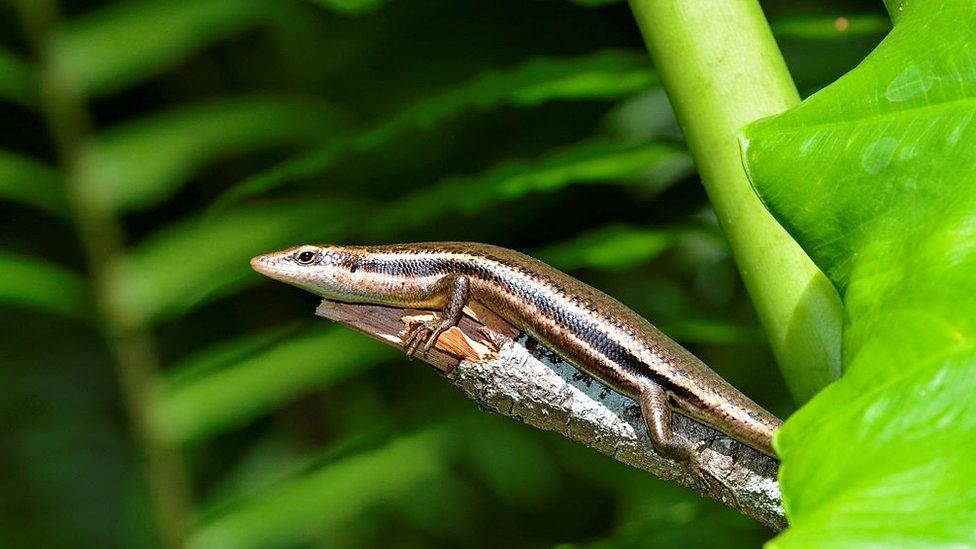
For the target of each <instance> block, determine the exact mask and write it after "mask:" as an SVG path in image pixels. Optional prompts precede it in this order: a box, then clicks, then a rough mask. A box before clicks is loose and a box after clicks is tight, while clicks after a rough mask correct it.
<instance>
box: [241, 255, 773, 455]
mask: <svg viewBox="0 0 976 549" xmlns="http://www.w3.org/2000/svg"><path fill="white" fill-rule="evenodd" d="M251 266H252V267H254V269H255V270H257V271H258V272H260V273H262V274H265V275H267V276H269V277H271V278H273V279H275V280H280V281H282V282H286V283H288V284H292V285H294V286H298V287H299V288H303V289H305V290H308V291H310V292H312V293H315V294H317V295H320V296H322V297H324V298H326V299H331V300H335V301H344V302H349V303H369V304H374V305H387V306H391V307H402V308H421V309H436V310H439V311H441V312H442V315H441V317H440V318H438V319H437V320H434V321H431V322H429V323H427V324H424V325H422V326H418V327H415V329H413V330H412V331H411V332H410V333H409V335H408V337H407V339H406V341H405V343H404V347H405V348H406V350H407V352H408V354H413V353H414V352H415V351H416V350H418V348H419V347H421V346H422V347H423V351H424V352H426V351H427V350H429V349H430V347H431V346H432V345H433V343H434V341H435V340H436V339H437V337H438V336H439V335H440V334H442V333H443V332H444V331H445V330H447V329H449V328H450V327H451V326H454V325H455V324H457V322H458V320H459V319H460V318H461V311H462V309H463V308H464V305H465V304H466V303H467V301H468V300H469V299H474V300H476V301H478V302H480V303H482V304H484V305H485V306H487V307H488V308H489V309H491V310H492V311H494V312H495V313H497V314H498V315H499V316H501V317H502V318H504V319H506V320H507V321H509V322H510V323H512V324H513V325H514V326H517V327H518V328H520V329H521V330H523V331H524V332H526V333H528V334H529V335H531V336H532V337H534V338H536V339H538V340H539V341H541V342H542V343H543V344H544V345H545V346H546V347H548V348H549V349H551V350H553V351H555V352H556V353H558V354H559V355H561V356H562V357H563V358H565V359H566V360H568V361H569V362H571V363H572V364H574V365H575V366H576V367H578V368H580V369H582V370H584V371H585V372H587V373H588V374H590V375H592V376H593V377H595V378H597V379H599V380H600V381H602V382H603V383H605V384H606V385H608V386H609V387H611V388H613V389H614V390H616V391H618V392H620V393H622V394H624V395H626V396H628V397H631V398H633V399H635V400H637V401H638V402H639V403H640V405H641V410H642V412H643V414H644V420H645V421H646V422H647V427H648V433H649V435H650V438H651V442H652V445H653V447H654V450H655V451H656V452H657V453H659V454H661V455H663V456H666V457H670V458H672V459H677V460H680V461H686V462H687V461H689V460H691V461H695V460H696V459H697V452H695V451H694V448H692V447H690V445H689V444H688V443H686V442H685V441H684V439H682V438H680V437H677V436H675V435H674V433H673V432H672V430H671V412H672V410H674V411H677V412H679V413H682V414H685V415H687V416H689V417H692V418H694V419H696V420H698V421H700V422H702V423H704V424H706V425H709V426H711V427H713V428H715V429H716V430H718V431H721V432H722V433H725V434H726V435H728V436H730V437H732V438H734V439H736V440H738V441H740V442H743V443H745V444H747V445H749V446H751V447H753V448H755V449H756V450H759V451H760V452H762V453H764V454H767V455H769V456H772V457H775V456H776V454H775V453H774V452H773V449H772V435H773V432H774V431H775V430H776V429H777V428H778V427H779V426H780V424H781V422H780V420H779V419H777V418H776V417H775V416H773V415H772V414H770V413H769V412H767V411H766V410H765V409H763V408H762V407H760V406H759V405H758V404H756V403H755V402H753V401H752V400H750V399H749V398H748V397H746V396H745V395H743V394H742V393H740V392H739V391H737V390H736V389H735V388H734V387H732V386H731V385H729V384H728V383H727V382H726V381H725V380H724V379H722V378H721V377H719V376H718V374H716V373H715V372H713V371H712V370H711V369H710V368H708V366H706V365H705V364H704V363H702V362H701V361H700V360H698V359H697V358H696V357H695V356H694V355H692V354H691V353H690V352H688V351H686V350H685V349H684V348H683V347H681V346H680V345H678V344H677V343H675V342H674V341H672V340H671V339H669V338H668V337H667V336H665V335H664V334H662V333H661V332H660V331H659V330H658V329H657V328H655V327H654V326H652V325H651V324H650V323H649V322H648V321H646V320H644V319H643V318H642V317H641V316H640V315H638V314H637V313H635V312H634V311H632V310H630V309H629V308H627V307H626V306H625V305H623V304H622V303H620V302H619V301H617V300H615V299H613V298H612V297H610V296H608V295H606V294H604V293H602V292H600V291H599V290H596V289H594V288H592V287H590V286H587V285H586V284H583V283H582V282H580V281H578V280H576V279H575V278H572V277H571V276H569V275H567V274H565V273H563V272H560V271H558V270H556V269H554V268H552V267H550V266H549V265H546V264H545V263H543V262H541V261H539V260H537V259H534V258H532V257H529V256H527V255H524V254H521V253H518V252H515V251H512V250H508V249H505V248H499V247H497V246H491V245H488V244H477V243H471V242H428V243H419V244H394V245H387V246H333V245H304V246H296V247H293V248H289V249H287V250H282V251H280V252H275V253H271V254H268V255H262V256H258V257H255V258H254V259H253V260H251Z"/></svg>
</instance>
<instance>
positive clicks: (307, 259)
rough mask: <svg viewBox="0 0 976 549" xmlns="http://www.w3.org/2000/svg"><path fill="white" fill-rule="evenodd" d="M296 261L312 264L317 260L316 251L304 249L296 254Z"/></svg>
mask: <svg viewBox="0 0 976 549" xmlns="http://www.w3.org/2000/svg"><path fill="white" fill-rule="evenodd" d="M295 261H296V262H298V263H300V264H302V265H311V264H312V262H313V261H315V252H310V251H307V250H306V251H304V252H301V253H299V254H297V255H295Z"/></svg>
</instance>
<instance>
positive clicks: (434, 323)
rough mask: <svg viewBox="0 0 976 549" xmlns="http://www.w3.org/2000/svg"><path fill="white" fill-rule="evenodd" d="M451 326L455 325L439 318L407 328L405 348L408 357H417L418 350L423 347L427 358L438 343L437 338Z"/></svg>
mask: <svg viewBox="0 0 976 549" xmlns="http://www.w3.org/2000/svg"><path fill="white" fill-rule="evenodd" d="M451 326H453V324H451V323H450V322H448V321H445V320H442V319H440V318H437V317H435V318H432V319H430V320H427V321H424V322H421V323H418V324H413V325H411V326H410V327H409V328H407V333H406V337H405V338H404V340H403V348H404V350H405V351H406V353H407V356H408V357H413V356H416V353H417V350H418V349H420V348H421V345H423V356H424V357H426V356H427V354H428V353H430V350H431V348H432V347H433V346H434V343H435V342H436V341H437V338H439V337H440V336H441V334H443V333H444V332H446V331H447V330H448V329H450V328H451Z"/></svg>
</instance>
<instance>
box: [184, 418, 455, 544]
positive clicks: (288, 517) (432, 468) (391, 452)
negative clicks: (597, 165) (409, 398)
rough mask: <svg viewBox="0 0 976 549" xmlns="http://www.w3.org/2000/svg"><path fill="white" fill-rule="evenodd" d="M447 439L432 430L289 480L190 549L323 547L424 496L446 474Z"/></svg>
mask: <svg viewBox="0 0 976 549" xmlns="http://www.w3.org/2000/svg"><path fill="white" fill-rule="evenodd" d="M444 438H445V434H444V433H443V432H440V431H434V430H428V431H422V432H419V433H411V434H407V435H403V436H400V437H398V438H397V439H396V440H394V441H393V442H390V443H389V444H387V445H385V446H383V447H380V448H378V449H376V450H371V451H368V452H363V453H360V454H357V455H354V456H351V457H347V458H344V459H341V460H339V461H336V462H334V463H329V464H326V465H324V466H322V467H319V468H318V469H315V470H312V471H308V472H306V473H305V474H303V475H301V476H299V477H297V478H294V479H291V480H290V482H288V483H286V484H283V485H281V486H279V487H277V489H275V490H273V491H271V492H270V493H267V494H262V495H261V496H260V497H253V498H249V499H247V500H245V501H242V502H239V503H238V504H237V505H236V506H233V507H232V508H230V509H228V510H226V511H225V512H223V513H222V514H220V515H219V516H217V517H212V518H210V519H209V520H206V521H205V522H204V523H203V524H202V525H201V527H200V529H199V530H198V531H197V532H196V533H195V534H193V535H192V536H191V537H190V540H189V543H188V545H189V547H192V548H194V549H207V548H216V547H237V548H248V547H268V546H270V545H274V546H279V545H294V544H299V543H300V542H303V541H310V540H312V539H320V540H321V536H322V535H323V534H326V535H327V534H329V533H330V532H331V531H333V530H334V529H336V528H339V527H341V526H343V525H345V524H346V523H347V522H348V521H350V520H351V519H353V518H355V517H356V516H358V515H359V514H361V513H363V512H364V511H367V510H369V509H370V508H373V507H375V506H377V505H380V504H383V503H385V502H388V501H390V500H391V499H398V498H401V497H406V496H408V495H409V494H410V493H411V492H412V491H415V490H422V489H424V485H425V483H431V482H436V481H437V479H438V477H441V476H443V475H446V474H447V473H448V470H447V464H446V463H445V462H444V459H443V457H442V454H443V452H442V451H441V447H442V446H444V445H445V444H446V441H445V440H444Z"/></svg>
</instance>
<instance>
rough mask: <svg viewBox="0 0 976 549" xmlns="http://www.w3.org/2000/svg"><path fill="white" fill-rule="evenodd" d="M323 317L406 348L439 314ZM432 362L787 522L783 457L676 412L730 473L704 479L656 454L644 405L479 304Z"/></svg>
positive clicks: (541, 419) (475, 387)
mask: <svg viewBox="0 0 976 549" xmlns="http://www.w3.org/2000/svg"><path fill="white" fill-rule="evenodd" d="M316 314H317V315H319V316H321V317H324V318H328V319H331V320H334V321H336V322H339V323H341V324H345V325H346V326H349V327H351V328H353V329H355V330H358V331H360V332H362V333H365V334H366V335H369V336H370V337H373V338H375V339H378V340H380V341H382V342H384V343H386V344H388V345H391V346H394V347H402V340H401V335H402V334H403V332H404V329H405V328H406V327H407V326H409V325H410V324H411V323H412V322H420V321H423V320H426V319H429V318H431V315H432V313H431V312H430V311H418V310H405V309H395V308H389V307H378V306H373V305H351V304H346V303H337V302H333V301H328V300H324V301H322V303H321V305H319V307H318V309H317V310H316ZM422 358H423V359H424V360H425V361H426V362H428V363H430V364H431V365H433V366H434V367H435V368H436V369H437V370H438V371H439V372H440V373H441V374H442V375H444V377H445V378H447V379H448V380H449V381H451V383H453V384H454V385H456V386H458V387H459V388H460V389H461V390H462V391H463V392H464V393H465V394H466V395H467V396H468V397H470V398H472V399H473V400H475V401H476V402H478V404H479V405H480V406H481V407H482V408H483V409H487V410H491V411H493V412H497V413H499V414H502V415H506V416H509V417H513V418H515V419H517V420H519V421H522V422H525V423H528V424H529V425H533V426H535V427H538V428H540V429H546V430H549V431H556V432H558V433H560V434H562V435H563V436H565V437H566V438H568V439H571V440H574V441H577V442H581V443H583V444H585V445H587V446H589V447H590V448H594V449H596V450H599V451H600V452H603V453H604V454H607V455H609V456H611V457H613V458H614V459H616V460H618V461H621V462H623V463H626V464H628V465H631V466H633V467H637V468H638V469H642V470H644V471H647V472H649V473H651V474H654V475H656V476H658V477H660V478H663V479H665V480H669V481H673V482H676V483H678V484H681V485H682V486H685V487H687V488H690V489H692V490H695V491H697V492H699V493H700V494H702V495H705V496H708V497H710V498H713V499H716V500H719V501H722V502H723V503H725V504H726V505H728V506H730V507H732V508H734V509H737V510H739V511H741V512H742V513H744V514H745V515H747V516H749V517H751V518H753V519H755V520H757V521H759V522H761V523H763V524H765V525H766V526H769V527H770V528H772V529H774V530H782V529H783V528H784V527H785V526H786V519H785V518H784V514H783V507H782V502H781V496H780V491H779V484H778V483H777V482H776V470H777V467H778V462H777V461H776V460H774V459H772V458H770V457H768V456H765V455H763V454H761V453H759V452H757V451H755V450H753V449H752V448H749V447H748V446H745V445H743V444H741V443H739V442H737V441H734V440H731V439H729V438H727V437H724V436H721V434H720V433H718V432H717V431H715V430H713V429H711V428H709V427H707V426H704V425H702V424H700V423H697V422H696V421H694V420H692V419H689V418H686V417H685V416H682V415H678V414H675V416H674V429H675V431H676V432H677V433H678V434H679V435H680V436H683V437H685V438H686V439H688V440H690V441H692V442H693V443H696V444H698V443H701V444H703V445H704V446H703V447H702V451H701V454H702V463H703V466H704V467H705V468H706V469H708V471H709V472H710V473H711V474H712V475H713V476H714V477H716V478H721V479H725V483H726V485H727V486H721V485H719V484H718V483H715V482H704V481H702V479H701V478H700V477H699V476H698V475H696V474H695V473H693V472H692V471H690V470H688V469H687V468H686V467H685V466H684V465H682V464H679V463H676V462H674V461H671V460H669V459H666V458H663V457H661V456H659V455H657V454H655V453H654V451H653V450H652V449H651V446H650V442H649V440H648V438H647V429H646V427H645V424H644V420H643V418H642V416H641V412H640V407H639V406H638V404H637V403H636V402H634V401H633V400H631V399H629V398H626V397H624V396H622V395H619V394H617V393H615V392H613V391H612V390H610V389H609V388H607V387H606V386H604V385H603V384H602V383H600V382H598V381H596V380H594V379H593V378H591V377H590V376H588V375H586V374H585V373H583V372H581V371H579V370H577V369H576V368H574V367H573V366H572V365H570V364H568V363H567V362H565V361H563V360H562V359H561V358H560V357H559V356H558V355H556V354H554V353H553V352H551V351H549V350H548V349H546V348H544V347H543V346H542V345H541V344H539V343H538V342H537V341H535V340H534V339H532V338H530V337H528V336H526V335H524V334H522V333H520V332H519V330H518V329H516V328H514V327H513V326H512V325H510V324H508V323H507V322H506V321H505V320H503V319H501V318H499V317H498V316H497V315H495V314H494V313H492V312H491V311H489V310H488V309H486V308H484V307H482V306H480V305H478V304H477V303H472V304H470V306H469V307H466V308H465V317H464V318H463V319H462V320H461V323H460V324H459V326H457V327H455V328H451V329H450V330H449V331H447V332H446V333H444V334H443V335H442V336H441V337H440V338H439V339H438V340H437V343H436V345H435V347H434V349H432V350H431V352H430V354H429V355H428V356H427V357H425V358H424V357H422ZM716 436H717V437H718V438H715V437H716ZM709 440H711V442H710V443H709V442H706V441H709Z"/></svg>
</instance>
